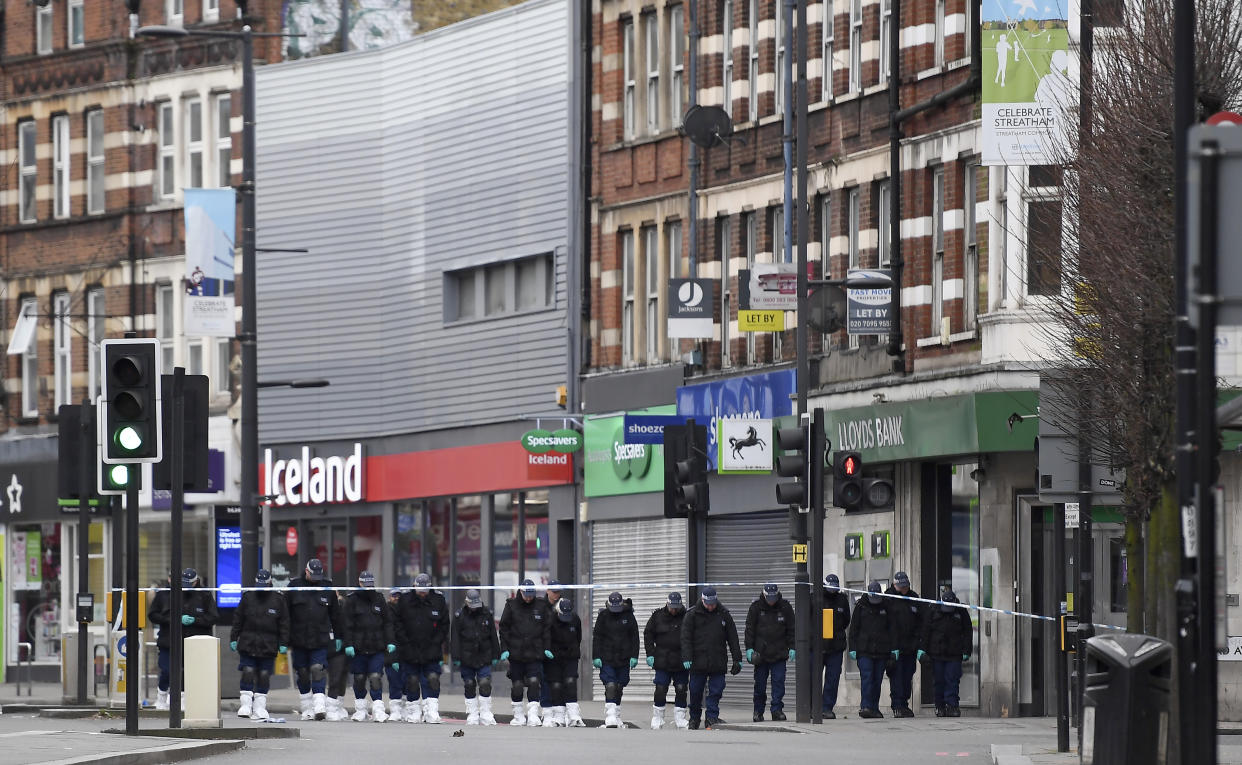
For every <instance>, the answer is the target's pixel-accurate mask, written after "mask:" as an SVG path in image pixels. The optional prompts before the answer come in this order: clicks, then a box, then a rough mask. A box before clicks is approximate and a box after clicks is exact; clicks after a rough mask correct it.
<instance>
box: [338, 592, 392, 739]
mask: <svg viewBox="0 0 1242 765" xmlns="http://www.w3.org/2000/svg"><path fill="white" fill-rule="evenodd" d="M358 588H359V589H357V590H355V591H353V592H351V593H349V596H348V597H346V598H345V604H344V606H342V608H341V626H342V627H344V630H343V631H344V637H343V638H342V639H343V640H344V641H345V655H346V656H348V657H349V658H350V659H351V661H350V665H349V671H350V673H351V674H352V675H353V676H354V714H353V717H352V719H353V720H354V721H356V722H362V721H364V720H366V719H367V690H368V687H369V688H370V691H371V704H370V709H371V718H372V719H373V720H375V722H384V721H385V720H387V719H388V713H387V712H385V711H384V699H383V697H384V675H383V671H384V654H385V653H395V652H396V650H397V646H396V644H395V643H394V642H393V641H394V640H395V639H396V637H395V632H394V630H393V625H392V612H391V611H390V610H389V608H388V603H387V602H385V600H384V596H383V594H382V593H379V592H377V591H376V590H375V575H374V574H372V573H371V572H370V571H363V572H362V573H361V574H359V575H358Z"/></svg>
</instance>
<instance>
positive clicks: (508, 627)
mask: <svg viewBox="0 0 1242 765" xmlns="http://www.w3.org/2000/svg"><path fill="white" fill-rule="evenodd" d="M553 618H554V617H553V616H552V614H551V612H550V611H549V610H548V601H546V600H544V599H543V598H536V597H535V583H534V582H532V581H531V580H529V579H523V580H522V583H521V584H520V585H518V594H517V595H515V596H513V597H512V598H509V599H508V600H507V601H505V610H504V611H503V612H502V613H501V615H500V649H501V650H500V660H501V661H508V662H509V680H511V681H512V683H513V690H512V692H511V693H510V695H509V698H510V699H512V700H513V719H512V720H510V721H509V724H510V725H528V726H530V727H532V728H534V727H537V726H539V725H541V724H542V721H541V720H540V719H539V692H540V690H541V688H542V686H543V660H544V659H552V658H555V656H554V655H553V653H552V624H551V620H552V619H553ZM523 689H525V691H526V701H527V703H526V711H525V713H523V711H522V691H523Z"/></svg>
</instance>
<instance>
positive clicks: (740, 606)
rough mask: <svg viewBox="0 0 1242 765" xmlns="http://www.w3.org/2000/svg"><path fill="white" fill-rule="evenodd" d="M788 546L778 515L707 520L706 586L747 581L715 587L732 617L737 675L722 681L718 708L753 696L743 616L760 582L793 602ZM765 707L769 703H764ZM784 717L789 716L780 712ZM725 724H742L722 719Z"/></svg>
mask: <svg viewBox="0 0 1242 765" xmlns="http://www.w3.org/2000/svg"><path fill="white" fill-rule="evenodd" d="M792 544H793V542H792V541H791V540H790V538H789V513H788V512H787V511H784V510H781V511H776V512H765V513H746V514H744V515H729V516H722V517H718V518H710V517H709V518H708V520H707V581H709V582H749V583H751V584H747V585H745V586H729V585H723V586H722V585H717V587H716V591H717V595H718V596H719V598H720V602H721V603H723V604H724V605H725V607H727V608H728V609H729V612H730V613H732V614H733V621H734V622H735V623H736V624H737V640H738V645H739V646H740V647H741V648H742V657H743V661H742V673H741V674H740V675H737V676H736V677H735V676H733V675H726V676H725V691H724V697H723V698H722V699H721V703H728V704H745V705H746V706H748V707H749V706H750V704H751V701H752V699H753V696H754V673H753V671H752V668H751V665H749V664H747V663H746V661H745V655H746V645H745V641H744V639H743V638H744V637H745V633H746V613H747V611H748V610H750V604H751V603H752V602H753V601H754V600H755V599H756V598H758V597H760V596H762V594H763V583H764V582H778V583H781V584H782V587H781V596H782V597H784V598H785V599H786V600H788V601H789V602H790V603H791V604H792V603H793V600H794V593H793V588H792V586H790V585H789V584H788V583H791V582H793V580H794V573H795V571H796V568H797V567H796V566H795V565H794V563H793V548H792ZM793 674H794V673H793V667H792V666H790V667H789V675H788V677H787V678H786V680H785V694H786V698H785V706H786V707H787V708H789V709H792V708H793V706H794V676H793ZM769 702H770V698H769ZM786 714H789V712H786ZM726 720H727V721H728V722H747V721H748V720H749V718H747V719H745V720H728V718H727V716H726Z"/></svg>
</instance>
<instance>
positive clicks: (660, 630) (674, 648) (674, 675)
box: [643, 592, 690, 730]
mask: <svg viewBox="0 0 1242 765" xmlns="http://www.w3.org/2000/svg"><path fill="white" fill-rule="evenodd" d="M685 618H686V606H685V604H684V603H683V602H682V600H681V593H680V592H670V593H669V594H668V601H667V602H665V604H664V605H662V606H660V607H659V608H657V609H656V610H654V611H652V612H651V616H650V617H648V619H647V624H646V626H644V627H643V648H644V649H646V651H647V666H648V667H651V668H652V669H654V670H655V680H654V682H655V698H654V699H652V702H651V729H652V730H659V729H660V728H663V727H664V708H665V706H666V705H667V703H668V686H669V685H670V684H671V685H672V686H673V693H674V696H673V724H674V725H676V726H677V730H685V729H686V728H687V727H689V725H690V716H689V715H688V714H686V694H687V691H688V690H689V687H690V672H689V670H687V669H686V668H685V667H684V666H682V658H681V625H682V623H683V622H684V621H685Z"/></svg>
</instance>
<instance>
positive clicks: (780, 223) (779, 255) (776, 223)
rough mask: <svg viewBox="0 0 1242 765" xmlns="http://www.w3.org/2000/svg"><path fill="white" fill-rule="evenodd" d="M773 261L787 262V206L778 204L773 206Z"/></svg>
mask: <svg viewBox="0 0 1242 765" xmlns="http://www.w3.org/2000/svg"><path fill="white" fill-rule="evenodd" d="M771 220H772V262H773V263H786V262H788V259H787V257H786V255H787V253H786V252H785V207H784V205H777V206H776V207H773V208H772V217H771Z"/></svg>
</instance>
